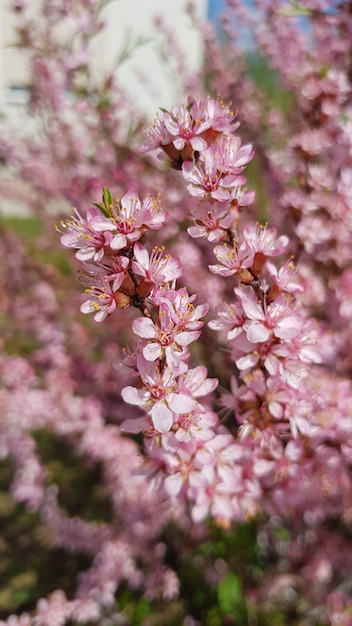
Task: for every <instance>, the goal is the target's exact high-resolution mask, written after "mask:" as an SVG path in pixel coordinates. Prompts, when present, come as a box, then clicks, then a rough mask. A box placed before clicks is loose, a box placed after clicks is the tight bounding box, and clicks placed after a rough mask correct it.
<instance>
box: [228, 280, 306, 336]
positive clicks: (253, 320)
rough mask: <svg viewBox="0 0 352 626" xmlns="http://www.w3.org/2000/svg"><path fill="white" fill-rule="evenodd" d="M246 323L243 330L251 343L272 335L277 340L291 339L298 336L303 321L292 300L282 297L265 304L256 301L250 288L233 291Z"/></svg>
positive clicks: (255, 296) (264, 301)
mask: <svg viewBox="0 0 352 626" xmlns="http://www.w3.org/2000/svg"><path fill="white" fill-rule="evenodd" d="M235 293H236V295H237V296H238V297H239V298H240V300H241V304H242V307H243V310H244V312H245V314H246V315H247V318H248V321H247V322H245V324H244V326H243V328H244V329H245V331H246V335H247V338H248V339H249V341H251V342H253V343H257V342H259V343H261V342H265V341H268V339H269V338H270V337H271V336H272V335H274V336H275V337H277V338H282V339H292V338H294V337H297V335H299V332H300V329H301V326H302V323H303V321H302V320H301V318H300V317H299V315H298V314H296V313H295V310H294V303H293V300H292V299H290V298H288V297H285V296H283V295H281V296H279V297H278V298H276V300H274V301H273V302H271V303H270V304H267V303H266V300H265V298H264V299H263V301H261V300H258V297H257V295H256V293H255V291H254V290H253V289H252V287H247V288H246V289H245V288H244V287H241V289H237V288H236V289H235Z"/></svg>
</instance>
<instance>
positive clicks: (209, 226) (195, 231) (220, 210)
mask: <svg viewBox="0 0 352 626" xmlns="http://www.w3.org/2000/svg"><path fill="white" fill-rule="evenodd" d="M191 215H192V217H193V219H194V222H195V226H190V227H189V228H187V232H188V234H189V235H190V236H191V237H193V238H194V239H197V238H198V237H204V238H207V239H208V241H210V242H211V243H212V242H214V243H216V242H217V241H219V240H220V239H221V238H222V237H224V235H225V236H226V231H227V230H228V229H229V228H231V227H232V226H233V225H234V224H235V223H236V222H237V217H238V213H237V209H236V208H235V207H232V205H231V204H230V202H214V200H213V201H212V200H209V199H208V198H204V199H202V200H201V201H199V202H198V203H197V205H196V207H194V208H193V209H192V210H191Z"/></svg>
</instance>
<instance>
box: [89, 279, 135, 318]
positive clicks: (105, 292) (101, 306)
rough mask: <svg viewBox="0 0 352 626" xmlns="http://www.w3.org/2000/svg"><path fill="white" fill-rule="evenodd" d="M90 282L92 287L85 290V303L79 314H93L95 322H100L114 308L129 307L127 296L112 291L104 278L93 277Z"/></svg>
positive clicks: (111, 287) (109, 283)
mask: <svg viewBox="0 0 352 626" xmlns="http://www.w3.org/2000/svg"><path fill="white" fill-rule="evenodd" d="M92 282H93V284H92V286H91V287H88V288H87V289H86V292H85V295H84V297H85V301H84V302H83V304H82V305H81V313H86V314H87V313H94V319H95V321H96V322H102V321H103V320H105V318H106V317H107V316H108V315H111V314H112V313H113V312H114V311H115V309H116V308H120V309H124V308H125V307H127V306H129V304H130V298H129V296H128V295H127V294H124V293H122V292H119V291H114V289H113V285H112V284H111V282H110V281H109V280H108V279H107V277H106V276H101V277H99V276H95V278H94V280H93V279H92Z"/></svg>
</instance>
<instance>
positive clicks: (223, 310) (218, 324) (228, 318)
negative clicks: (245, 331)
mask: <svg viewBox="0 0 352 626" xmlns="http://www.w3.org/2000/svg"><path fill="white" fill-rule="evenodd" d="M216 313H217V316H218V317H217V319H215V320H211V321H210V322H209V324H208V326H209V328H211V329H212V330H217V331H222V330H225V331H227V335H226V337H227V339H228V340H229V341H231V339H234V338H235V337H237V335H239V334H240V333H241V332H242V327H243V324H244V323H245V321H246V319H247V317H246V315H245V313H244V311H243V308H242V306H241V303H240V302H235V303H231V304H228V303H227V302H224V303H223V304H219V305H218V306H217V308H216Z"/></svg>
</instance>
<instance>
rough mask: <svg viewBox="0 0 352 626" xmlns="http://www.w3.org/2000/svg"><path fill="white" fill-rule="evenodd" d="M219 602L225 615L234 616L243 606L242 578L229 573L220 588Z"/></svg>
mask: <svg viewBox="0 0 352 626" xmlns="http://www.w3.org/2000/svg"><path fill="white" fill-rule="evenodd" d="M218 602H219V606H220V608H221V610H222V611H223V613H229V614H233V613H234V612H235V611H236V610H238V609H239V608H240V607H241V606H243V595H242V581H241V578H240V576H236V574H233V573H231V572H230V573H229V574H227V576H225V578H223V579H222V581H221V582H220V584H219V586H218Z"/></svg>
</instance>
